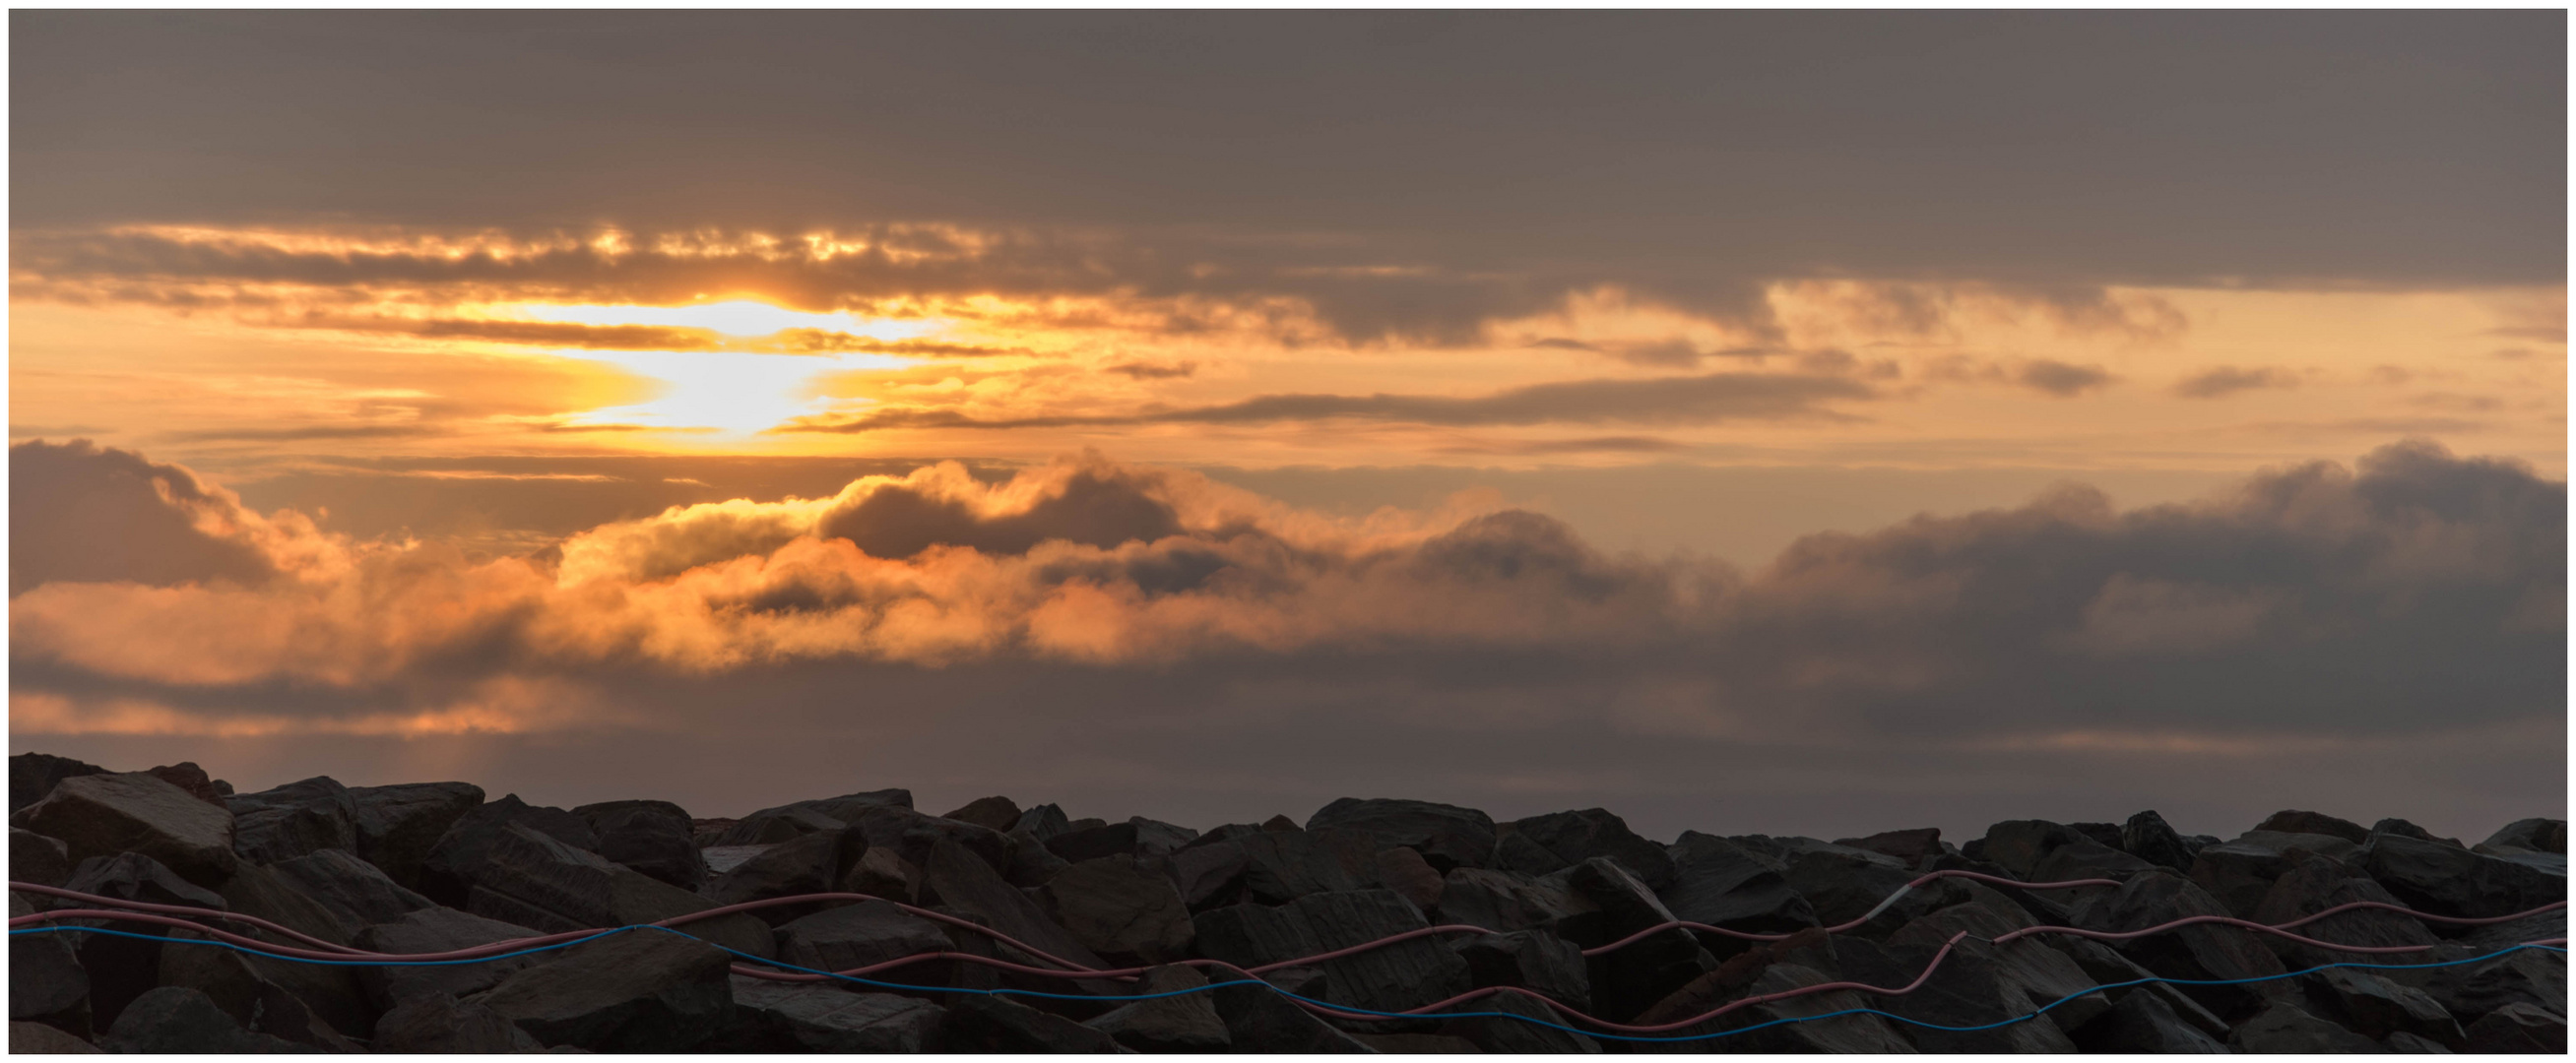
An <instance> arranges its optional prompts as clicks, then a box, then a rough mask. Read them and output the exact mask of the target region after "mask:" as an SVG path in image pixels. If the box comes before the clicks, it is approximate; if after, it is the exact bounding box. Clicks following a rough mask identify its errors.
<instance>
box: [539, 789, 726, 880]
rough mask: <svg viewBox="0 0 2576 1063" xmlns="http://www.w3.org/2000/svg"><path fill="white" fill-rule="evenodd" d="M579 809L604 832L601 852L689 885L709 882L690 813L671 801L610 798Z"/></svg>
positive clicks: (599, 833) (597, 830) (592, 825)
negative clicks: (613, 799) (617, 799)
mask: <svg viewBox="0 0 2576 1063" xmlns="http://www.w3.org/2000/svg"><path fill="white" fill-rule="evenodd" d="M572 811H573V814H574V815H576V816H580V817H581V818H582V821H583V822H585V823H588V824H590V830H591V833H593V834H595V835H597V836H598V837H599V847H598V849H597V852H598V853H599V855H601V856H604V857H607V858H608V859H609V860H611V861H613V862H615V863H620V864H624V865H626V866H628V867H631V868H634V869H635V870H637V871H641V872H643V873H644V874H646V875H649V876H652V877H653V878H656V879H660V880H661V881H663V882H668V883H670V884H671V885H674V886H678V887H680V888H681V889H684V890H694V889H697V888H698V887H699V886H702V885H705V884H706V881H707V862H706V859H705V858H704V857H702V856H700V855H699V854H698V843H697V841H696V840H695V835H696V832H697V828H696V826H695V825H694V821H692V820H691V819H690V818H689V813H688V812H687V811H686V810H684V809H682V808H681V807H680V806H678V805H675V804H672V803H670V802H668V801H610V802H606V803H603V804H596V805H583V806H581V807H579V808H576V809H573V810H572Z"/></svg>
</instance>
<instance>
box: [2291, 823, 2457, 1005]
mask: <svg viewBox="0 0 2576 1063" xmlns="http://www.w3.org/2000/svg"><path fill="white" fill-rule="evenodd" d="M2285 860H2286V862H2287V863H2288V865H2289V867H2288V869H2287V870H2284V871H2283V872H2282V873H2281V875H2280V877H2279V878H2278V879H2276V880H2274V882H2273V883H2272V888H2271V890H2270V891H2268V892H2266V893H2265V894H2264V895H2263V901H2262V903H2260V904H2257V905H2255V906H2254V913H2253V915H2252V916H2251V917H2250V918H2252V919H2253V920H2254V921H2255V922H2258V923H2267V924H2273V925H2279V924H2283V923H2289V922H2292V921H2295V920H2298V919H2301V918H2305V917H2307V916H2311V915H2315V914H2316V913H2318V912H2322V911H2325V910H2327V909H2329V908H2336V907H2340V906H2342V905H2345V904H2350V903H2352V902H2354V901H2377V902H2379V903H2381V904H2397V903H2399V902H2398V900H2397V898H2396V897H2394V896H2392V895H2390V894H2389V892H2388V891H2387V890H2386V889H2383V888H2381V887H2380V885H2379V883H2377V882H2374V881H2372V880H2371V878H2370V876H2368V875H2364V874H2362V873H2361V872H2360V870H2359V869H2357V868H2354V867H2352V866H2351V865H2348V864H2345V863H2343V862H2342V861H2340V860H2336V859H2333V858H2331V857H2326V856H2319V855H2317V854H2315V853H2311V852H2306V851H2304V850H2298V849H2293V850H2290V851H2289V852H2288V853H2287V854H2285ZM2293 933H2297V934H2301V935H2304V936H2307V937H2312V938H2315V939H2317V940H2319V941H2331V942H2335V943H2337V944H2343V945H2364V946H2373V947H2387V946H2397V945H2431V944H2433V943H2434V942H2436V941H2437V940H2439V939H2437V938H2435V937H2434V936H2433V933H2432V931H2429V930H2426V929H2424V924H2423V923H2422V922H2421V921H2418V920H2416V919H2414V918H2412V917H2409V916H2406V915H2402V914H2399V913H2397V912H2390V911H2381V910H2376V909H2362V910H2359V911H2351V912H2345V913H2343V914H2341V915H2336V916H2331V917H2328V918H2326V919H2322V920H2319V921H2317V922H2314V923H2309V924H2307V925H2306V926H2302V927H2299V928H2297V929H2296V930H2294V931H2293ZM2256 940H2259V941H2261V942H2262V943H2263V944H2264V945H2266V946H2268V947H2270V948H2271V950H2272V952H2273V954H2274V955H2277V956H2279V957H2280V958H2281V962H2282V963H2283V964H2285V965H2287V966H2288V967H2290V968H2293V969H2305V968H2309V967H2315V966H2319V965H2321V964H2328V963H2341V962H2344V961H2346V960H2350V959H2353V958H2355V954H2354V953H2349V952H2338V951H2335V950H2332V949H2323V948H2317V947H2315V946H2311V945H2301V944H2299V943H2297V942H2294V941H2291V940H2289V939H2288V938H2283V937H2277V936H2274V935H2271V934H2264V935H2261V936H2260V937H2259V938H2257V939H2256ZM2391 962H2400V963H2405V962H2414V961H2412V960H2407V959H2404V958H2402V957H2401V958H2397V959H2394V960H2392V961H2391ZM2363 1032H2364V1033H2366V1034H2369V1035H2370V1036H2372V1037H2378V1036H2380V1034H2378V1033H2371V1032H2370V1031H2368V1030H2364V1031H2363Z"/></svg>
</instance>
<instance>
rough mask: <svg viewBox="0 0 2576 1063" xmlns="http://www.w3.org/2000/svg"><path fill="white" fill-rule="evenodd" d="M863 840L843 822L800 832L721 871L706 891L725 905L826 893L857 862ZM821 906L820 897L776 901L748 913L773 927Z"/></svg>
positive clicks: (709, 897) (717, 901)
mask: <svg viewBox="0 0 2576 1063" xmlns="http://www.w3.org/2000/svg"><path fill="white" fill-rule="evenodd" d="M865 844H866V842H864V841H863V840H861V839H860V838H859V837H858V832H857V831H856V830H853V829H851V828H847V827H844V828H841V829H839V830H818V831H814V832H812V833H810V834H802V835H798V836H797V837H795V838H794V839H792V840H789V841H784V842H780V843H778V844H777V845H773V846H770V847H769V848H768V849H766V850H764V851H762V852H761V853H760V855H758V856H754V857H752V858H751V859H749V860H745V861H743V862H742V864H741V865H740V866H737V867H735V868H734V869H733V870H731V871H727V872H725V873H724V875H723V876H722V877H720V878H718V879H716V880H715V881H714V882H713V883H710V884H708V886H707V889H706V896H707V898H708V899H709V900H712V901H714V902H715V903H716V905H717V906H718V907H723V906H727V905H735V904H743V903H747V902H750V901H761V900H768V899H770V898H773V897H792V896H796V895H798V894H803V893H830V892H832V891H834V890H836V889H838V888H840V883H841V880H842V877H843V876H844V875H846V874H848V873H849V870H850V867H851V865H853V864H856V863H858V861H859V857H860V853H861V849H860V846H863V845H865ZM821 906H822V902H806V903H799V904H787V905H775V906H772V907H768V908H761V909H757V910H755V911H753V912H752V913H751V914H753V915H755V916H758V917H759V918H760V919H761V920H762V921H764V922H767V923H768V924H770V925H771V926H777V925H779V924H782V923H786V922H788V921H790V920H793V919H796V918H799V917H801V916H805V915H809V914H812V913H813V912H814V911H816V910H818V909H819V908H820V907H821Z"/></svg>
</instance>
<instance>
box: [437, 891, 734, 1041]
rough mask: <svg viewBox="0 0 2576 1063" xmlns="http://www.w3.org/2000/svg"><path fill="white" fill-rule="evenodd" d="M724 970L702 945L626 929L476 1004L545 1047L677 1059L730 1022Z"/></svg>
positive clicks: (518, 975)
mask: <svg viewBox="0 0 2576 1063" xmlns="http://www.w3.org/2000/svg"><path fill="white" fill-rule="evenodd" d="M647 881H650V880H649V879H648V880H647ZM656 884H657V885H658V883H656ZM731 966H732V957H730V956H727V955H726V954H725V952H724V950H722V949H718V948H715V947H713V946H710V945H708V944H706V943H705V942H702V941H694V940H691V939H689V938H685V937H681V936H679V935H676V934H669V933H664V932H662V931H659V930H630V931H626V932H624V933H620V934H614V935H611V936H609V937H605V938H601V939H599V940H597V941H592V942H588V943H585V944H581V945H576V946H573V947H572V948H570V949H566V950H564V952H563V953H562V955H561V956H560V957H559V958H557V959H554V960H552V961H549V962H547V963H543V964H539V965H537V966H534V967H528V968H525V969H522V970H519V971H517V972H514V973H513V974H511V975H510V976H509V977H508V978H506V979H503V980H502V982H501V984H499V985H497V986H494V987H493V988H492V989H491V990H490V991H489V992H486V993H484V994H482V995H480V996H478V997H476V998H474V999H475V1000H476V1001H477V1002H479V1003H481V1004H482V1005H483V1006H484V1007H487V1008H490V1009H492V1010H493V1011H496V1012H499V1013H500V1014H501V1015H502V1016H503V1017H504V1018H507V1019H509V1020H510V1021H511V1022H513V1023H516V1024H518V1027H519V1028H520V1029H522V1030H525V1031H527V1032H528V1035H529V1036H532V1037H534V1038H536V1039H537V1040H538V1041H540V1042H542V1043H544V1044H546V1045H549V1046H560V1045H572V1046H575V1047H579V1048H587V1049H589V1050H591V1051H594V1052H682V1051H687V1050H688V1049H690V1048H692V1047H694V1046H696V1045H697V1044H698V1042H700V1041H704V1040H706V1039H707V1038H709V1037H711V1036H714V1035H715V1034H716V1033H717V1032H718V1031H719V1030H721V1029H723V1028H724V1026H725V1025H726V1023H727V1022H728V1021H730V1020H731V1019H732V1017H733V988H732V985H731Z"/></svg>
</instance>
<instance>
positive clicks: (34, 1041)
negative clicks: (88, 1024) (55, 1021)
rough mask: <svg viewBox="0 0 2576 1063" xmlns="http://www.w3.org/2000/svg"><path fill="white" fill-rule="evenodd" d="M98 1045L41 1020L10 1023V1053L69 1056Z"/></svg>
mask: <svg viewBox="0 0 2576 1063" xmlns="http://www.w3.org/2000/svg"><path fill="white" fill-rule="evenodd" d="M98 1050H99V1049H98V1046H96V1045H93V1044H91V1043H89V1042H87V1041H84V1040H82V1039H80V1038H78V1037H74V1036H72V1035H71V1034H68V1033H65V1032H63V1031H61V1030H57V1029H55V1028H53V1027H51V1026H47V1025H45V1024H44V1023H41V1022H17V1021H14V1020H13V1021H11V1022H10V1023H9V1054H10V1055H13V1056H69V1055H79V1054H83V1053H90V1052H96V1051H98Z"/></svg>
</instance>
